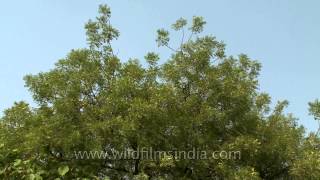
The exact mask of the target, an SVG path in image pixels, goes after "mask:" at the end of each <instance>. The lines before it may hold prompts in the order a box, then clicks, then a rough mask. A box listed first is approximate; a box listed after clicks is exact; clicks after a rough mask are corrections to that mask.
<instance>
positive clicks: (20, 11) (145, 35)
mask: <svg viewBox="0 0 320 180" xmlns="http://www.w3.org/2000/svg"><path fill="white" fill-rule="evenodd" d="M99 4H107V5H109V6H110V7H111V11H112V19H111V21H112V24H113V25H114V26H115V27H116V28H117V29H119V30H120V34H121V35H120V38H119V39H118V40H117V41H115V42H114V49H115V52H116V53H117V54H118V55H119V57H120V58H121V59H122V60H123V61H126V60H128V59H129V58H138V59H140V60H143V56H144V55H145V54H146V53H147V52H149V51H155V52H158V53H160V54H161V58H162V61H165V60H166V58H168V56H169V53H170V52H168V50H166V49H163V48H158V47H157V45H156V43H155V37H156V30H157V29H159V28H163V27H164V28H169V27H170V25H171V24H172V23H173V22H175V20H176V19H178V18H180V17H184V18H187V19H189V20H190V19H191V18H192V16H194V15H196V16H203V17H204V18H205V20H206V21H207V25H206V27H205V32H204V33H206V34H212V35H214V36H216V37H217V39H218V40H222V41H224V42H225V43H226V45H227V46H226V52H227V55H234V56H236V55H238V54H240V53H244V54H247V55H248V56H249V57H250V58H252V59H254V60H258V61H259V62H260V63H261V64H262V70H261V74H260V77H259V80H260V86H259V91H260V92H267V93H269V94H270V96H271V97H272V100H273V103H275V102H277V101H278V100H285V99H286V100H288V101H289V102H290V105H289V107H288V109H287V111H286V112H288V113H293V114H294V116H295V117H297V118H299V120H298V122H299V124H301V125H304V126H305V127H306V128H307V130H308V131H315V130H316V129H317V122H316V121H315V120H314V119H313V117H312V116H310V115H309V113H308V102H310V101H313V100H315V99H316V98H320V83H319V78H320V58H319V55H318V54H319V52H320V34H319V32H320V11H319V8H320V1H318V0H308V1H301V0H259V1H257V0H197V1H191V0H175V1H173V0H161V1H155V0H108V1H106V0H105V1H102V0H90V1H88V0H68V1H66V0H54V1H43V0H28V1H23V0H20V1H19V0H10V1H9V0H6V1H2V2H1V5H0V23H1V25H0V27H1V29H0V111H1V112H2V111H3V110H4V109H6V108H9V107H10V106H12V104H13V102H14V101H21V100H24V101H27V102H29V103H30V104H31V105H33V106H34V105H35V104H34V103H33V102H32V96H31V94H30V93H29V92H28V90H27V88H25V87H24V81H23V77H24V76H25V75H26V74H37V73H39V72H44V71H48V70H50V69H52V68H53V67H54V63H55V62H57V60H59V59H62V58H64V57H65V56H66V55H67V53H68V52H69V51H70V50H71V49H77V48H84V47H87V44H86V37H85V31H84V28H83V27H84V24H85V23H86V22H87V20H88V19H90V18H91V19H93V18H95V16H96V15H97V8H98V6H99ZM174 35H176V34H174ZM177 35H178V34H177Z"/></svg>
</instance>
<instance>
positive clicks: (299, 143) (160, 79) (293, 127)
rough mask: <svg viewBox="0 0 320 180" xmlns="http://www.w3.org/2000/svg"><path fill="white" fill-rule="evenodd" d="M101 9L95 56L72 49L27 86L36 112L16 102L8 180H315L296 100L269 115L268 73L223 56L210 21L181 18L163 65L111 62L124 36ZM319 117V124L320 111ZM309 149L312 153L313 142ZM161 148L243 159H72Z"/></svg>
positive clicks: (92, 42) (9, 117) (92, 24)
mask: <svg viewBox="0 0 320 180" xmlns="http://www.w3.org/2000/svg"><path fill="white" fill-rule="evenodd" d="M110 16H111V12H110V9H109V7H107V6H105V5H101V6H100V8H99V16H98V17H97V18H96V19H95V20H90V21H89V22H88V23H87V24H86V26H85V29H86V31H87V41H88V44H89V47H88V48H85V49H78V50H72V51H71V52H70V53H69V54H68V55H67V57H66V58H64V59H61V60H59V61H58V62H57V63H56V64H55V67H54V68H53V69H52V70H50V71H49V72H44V73H39V74H37V75H27V76H26V77H25V81H26V87H28V88H29V90H30V91H31V92H32V94H33V98H34V100H35V101H36V102H37V104H38V105H37V107H36V108H30V107H29V106H28V104H26V103H25V102H20V103H16V104H15V105H14V106H13V107H12V108H10V109H8V110H6V111H5V114H4V117H3V118H2V121H1V123H0V134H1V136H0V138H1V144H0V158H1V161H0V177H1V178H2V179H55V178H58V179H301V178H304V177H308V178H309V179H317V177H319V167H320V166H319V152H318V151H317V150H316V149H315V148H314V147H313V145H311V144H312V143H318V142H319V137H318V136H317V135H315V134H313V135H309V136H308V138H305V136H304V129H303V127H300V126H298V125H297V122H296V118H294V117H293V116H292V115H291V114H284V113H283V110H284V108H285V107H286V106H287V105H288V102H287V101H283V102H279V103H278V104H277V106H276V107H274V108H270V102H271V98H270V97H269V96H268V94H266V93H261V92H259V91H258V86H259V84H258V79H257V77H258V75H259V71H260V68H261V65H260V64H259V63H258V62H257V61H254V60H251V59H250V58H249V57H248V56H246V55H244V54H241V55H239V56H237V57H233V56H226V55H225V51H224V50H225V45H224V43H222V42H220V41H218V40H216V38H215V37H213V36H206V35H205V36H202V35H201V32H202V31H203V28H204V25H205V24H206V22H205V21H204V19H203V18H202V17H193V19H192V22H191V25H190V26H189V27H187V26H188V24H187V20H186V19H183V18H180V19H178V20H177V21H176V22H175V23H174V24H173V25H172V29H173V30H175V31H181V32H182V38H181V43H180V45H179V47H177V48H173V47H171V46H170V32H169V31H168V30H165V29H160V30H158V31H157V33H158V36H157V38H156V42H157V44H158V45H159V46H165V47H167V48H168V49H170V50H171V51H172V56H171V57H170V58H169V59H168V60H167V61H166V62H164V63H163V64H159V63H158V62H159V59H160V57H159V56H158V55H157V54H156V53H154V52H149V53H147V54H146V56H145V60H146V64H140V61H139V60H136V59H130V60H129V61H127V62H123V61H120V59H119V58H118V57H117V56H116V55H115V54H114V53H113V50H112V45H111V43H112V41H113V40H114V39H117V37H118V36H119V32H118V30H117V29H115V28H114V27H112V26H111V24H110ZM310 105H311V108H310V110H311V113H313V114H314V115H315V117H316V118H318V117H319V113H318V112H319V111H320V110H319V109H320V108H319V106H318V105H315V104H310ZM311 142H312V143H311ZM141 148H152V149H153V150H155V151H174V150H180V151H181V150H183V151H190V150H193V149H197V150H205V151H207V152H208V153H212V152H214V151H221V150H224V151H241V159H212V158H209V159H201V160H198V159H176V158H175V157H174V156H173V155H170V154H168V155H167V156H164V157H161V158H157V159H154V160H147V159H130V160H126V159H122V160H119V159H116V160H115V159H112V158H111V157H106V158H101V159H88V158H83V159H77V158H75V156H74V155H75V154H74V152H77V151H82V152H83V151H88V152H90V151H91V152H95V151H97V152H108V154H107V155H110V156H111V154H110V152H112V151H119V152H121V151H123V150H132V151H134V150H139V149H141Z"/></svg>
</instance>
